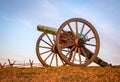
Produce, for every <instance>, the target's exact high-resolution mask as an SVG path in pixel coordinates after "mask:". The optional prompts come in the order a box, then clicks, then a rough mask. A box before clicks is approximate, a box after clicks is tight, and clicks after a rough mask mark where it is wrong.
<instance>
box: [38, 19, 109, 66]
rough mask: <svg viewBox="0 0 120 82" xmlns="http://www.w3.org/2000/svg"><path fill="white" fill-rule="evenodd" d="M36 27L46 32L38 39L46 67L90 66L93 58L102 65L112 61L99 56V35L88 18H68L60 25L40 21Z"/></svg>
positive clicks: (40, 55) (40, 52)
mask: <svg viewBox="0 0 120 82" xmlns="http://www.w3.org/2000/svg"><path fill="white" fill-rule="evenodd" d="M37 30H38V31H41V32H43V33H42V34H41V35H40V36H39V38H38V40H37V43H36V54H37V57H38V59H39V61H40V62H41V63H42V64H43V66H45V67H50V66H62V65H71V66H88V65H89V64H90V63H92V62H95V63H97V64H98V65H100V66H102V67H105V66H108V65H109V64H108V63H107V62H105V61H103V60H102V59H100V58H99V57H97V55H98V52H99V49H100V39H99V35H98V33H97V31H96V29H95V28H94V26H93V25H92V24H91V23H90V22H88V21H87V20H85V19H82V18H71V19H68V20H67V21H65V22H64V23H63V24H62V25H61V26H60V27H59V29H56V28H53V27H48V26H44V25H38V26H37Z"/></svg>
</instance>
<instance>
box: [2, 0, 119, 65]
mask: <svg viewBox="0 0 120 82" xmlns="http://www.w3.org/2000/svg"><path fill="white" fill-rule="evenodd" d="M119 3H120V1H119V0H60V1H59V0H0V62H4V61H7V59H8V58H10V59H12V60H16V61H24V60H26V61H27V60H29V59H31V60H34V61H35V62H39V61H38V59H37V56H36V52H35V45H36V41H37V39H38V37H39V35H40V34H41V32H38V31H37V30H36V26H37V25H38V24H43V25H47V26H51V27H56V28H59V26H60V25H61V24H62V23H63V22H64V21H66V20H67V19H69V18H74V17H78V18H84V19H86V20H88V21H89V22H90V23H92V24H93V25H94V27H95V28H96V29H97V31H98V33H99V36H100V41H101V48H100V52H99V54H98V56H99V57H100V58H102V59H104V60H105V61H107V62H108V63H112V64H114V65H115V64H120V49H119V48H120V42H119V41H120V33H119V31H120V26H119V24H120V5H119Z"/></svg>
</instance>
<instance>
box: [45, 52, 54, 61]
mask: <svg viewBox="0 0 120 82" xmlns="http://www.w3.org/2000/svg"><path fill="white" fill-rule="evenodd" d="M51 55H52V53H50V54H49V55H48V56H47V57H46V58H45V60H44V61H46V60H47V59H48V58H49V57H50V56H51Z"/></svg>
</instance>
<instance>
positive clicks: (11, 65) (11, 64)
mask: <svg viewBox="0 0 120 82" xmlns="http://www.w3.org/2000/svg"><path fill="white" fill-rule="evenodd" d="M8 62H9V65H10V67H13V65H14V64H15V62H16V61H14V62H13V63H11V61H10V59H8Z"/></svg>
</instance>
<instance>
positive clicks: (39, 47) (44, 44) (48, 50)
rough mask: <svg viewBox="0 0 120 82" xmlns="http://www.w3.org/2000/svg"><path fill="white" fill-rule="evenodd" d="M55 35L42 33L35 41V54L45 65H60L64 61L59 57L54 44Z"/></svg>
mask: <svg viewBox="0 0 120 82" xmlns="http://www.w3.org/2000/svg"><path fill="white" fill-rule="evenodd" d="M55 39H56V37H55V35H51V34H47V33H42V34H41V35H40V36H39V38H38V40H37V43H36V54H37V57H38V59H39V61H40V62H41V63H42V64H43V66H45V67H50V66H61V65H64V64H65V62H64V61H63V60H61V58H60V57H59V55H58V53H57V51H56V46H55V43H54V42H55Z"/></svg>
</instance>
